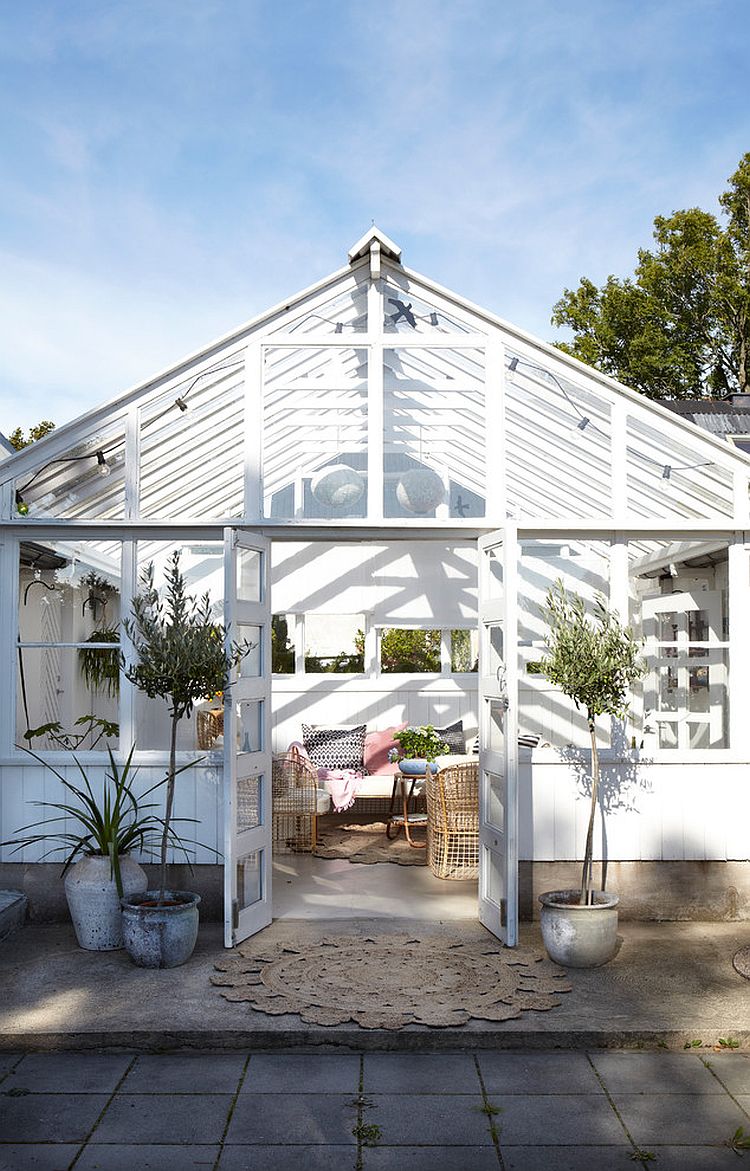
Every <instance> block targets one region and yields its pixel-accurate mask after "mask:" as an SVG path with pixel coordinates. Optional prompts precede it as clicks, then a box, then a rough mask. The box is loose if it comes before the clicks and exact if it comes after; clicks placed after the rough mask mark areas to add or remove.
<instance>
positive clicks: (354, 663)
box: [305, 614, 365, 675]
mask: <svg viewBox="0 0 750 1171" xmlns="http://www.w3.org/2000/svg"><path fill="white" fill-rule="evenodd" d="M364 628H365V619H364V615H362V614H306V615H305V671H306V673H308V674H318V673H321V672H325V673H330V674H335V675H351V674H356V673H358V672H361V671H364V669H365V635H364Z"/></svg>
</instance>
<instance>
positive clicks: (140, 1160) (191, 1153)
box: [55, 1143, 251, 1171]
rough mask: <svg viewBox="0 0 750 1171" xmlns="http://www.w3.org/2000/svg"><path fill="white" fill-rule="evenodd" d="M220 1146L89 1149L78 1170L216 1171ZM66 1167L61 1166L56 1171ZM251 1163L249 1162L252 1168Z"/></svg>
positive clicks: (82, 1157) (80, 1161) (104, 1146)
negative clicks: (214, 1169) (215, 1166)
mask: <svg viewBox="0 0 750 1171" xmlns="http://www.w3.org/2000/svg"><path fill="white" fill-rule="evenodd" d="M219 1149H220V1148H219V1147H218V1146H198V1147H196V1146H191V1147H186V1146H172V1145H169V1144H167V1143H160V1144H158V1145H155V1146H147V1145H145V1144H144V1143H128V1144H127V1145H125V1146H117V1145H116V1144H112V1145H103V1146H98V1147H92V1146H88V1147H86V1149H85V1151H84V1152H83V1154H82V1155H81V1157H80V1159H79V1160H78V1161H77V1163H76V1165H75V1171H213V1167H214V1164H215V1163H216V1160H217V1158H218V1155H219ZM63 1166H65V1164H62V1163H59V1164H57V1165H56V1167H55V1171H59V1168H61V1167H63ZM249 1166H251V1164H248V1163H245V1167H246V1168H248V1167H249Z"/></svg>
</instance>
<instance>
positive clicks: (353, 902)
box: [273, 854, 478, 922]
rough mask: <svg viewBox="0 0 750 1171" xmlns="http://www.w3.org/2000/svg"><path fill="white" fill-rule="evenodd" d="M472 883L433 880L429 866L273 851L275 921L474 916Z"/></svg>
mask: <svg viewBox="0 0 750 1171" xmlns="http://www.w3.org/2000/svg"><path fill="white" fill-rule="evenodd" d="M477 890H478V888H477V881H476V879H469V880H459V881H457V880H451V881H448V880H445V879H441V878H435V876H434V874H433V873H432V871H431V870H430V868H429V866H397V865H394V864H393V863H391V862H381V863H378V864H376V865H373V866H366V865H363V864H362V863H354V862H349V861H347V860H346V859H345V858H336V859H322V858H314V857H313V856H312V855H311V854H277V855H275V856H274V860H273V917H274V919H362V918H373V919H420V920H422V921H435V922H439V921H441V920H443V919H476V917H477V898H478V894H477Z"/></svg>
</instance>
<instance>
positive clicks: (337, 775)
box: [318, 768, 362, 813]
mask: <svg viewBox="0 0 750 1171" xmlns="http://www.w3.org/2000/svg"><path fill="white" fill-rule="evenodd" d="M318 780H319V782H320V783H321V785H323V787H324V788H325V789H327V790H328V792H329V793H330V794H331V800H332V801H333V807H334V809H335V810H336V812H337V813H343V812H344V810H345V809H351V807H352V805H353V804H354V798H355V797H356V796H357V791H358V789H359V787H360V785H361V784H362V773H359V772H356V771H355V769H353V768H338V769H330V768H319V769H318Z"/></svg>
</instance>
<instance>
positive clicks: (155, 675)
mask: <svg viewBox="0 0 750 1171" xmlns="http://www.w3.org/2000/svg"><path fill="white" fill-rule="evenodd" d="M165 582H166V589H165V592H164V597H163V598H162V597H160V595H159V592H158V590H157V589H156V588H155V586H154V566H153V564H149V565H148V566H147V567H146V569H145V570H144V573H143V577H142V589H141V592H140V593H139V594H138V595H137V596H136V597H135V598H133V603H132V610H133V616H132V618H126V619H125V621H124V623H123V626H124V628H125V632H126V634H127V636H128V638H129V640H130V643H131V645H132V648H133V652H134V656H135V659H134V661H133V662H130V663H128V662H125V665H124V669H125V674H126V676H127V678H128V679H129V680H130V681H131V682H132V683H134V684H135V685H136V687H138V688H139V689H140V690H141V691H143V692H144V693H145V694H146V695H147V696H148V697H149V698H150V699H162V700H164V701H165V702H166V703H167V706H168V710H169V716H170V742H169V764H168V767H167V773H166V777H165V778H164V779H165V782H166V795H165V813H164V818H163V820H162V826H163V829H162V836H161V848H160V869H159V887H158V890H149V891H145V892H144V893H143V894H139V895H133V896H131V897H130V898H125V899H123V902H122V906H123V934H124V939H125V947H126V949H127V951H128V954H129V955H130V957H131V959H132V960H133V961H134V962H135V963H136V964H138V965H139V966H140V967H144V968H173V967H177V966H178V965H179V964H184V963H185V961H186V960H188V959H189V958H190V956H191V955H192V953H193V948H194V947H195V943H196V939H197V937H198V904H199V903H200V895H197V894H194V893H193V892H191V891H179V890H170V889H168V887H167V858H168V852H169V846H170V842H171V837H170V832H171V823H172V818H173V811H174V796H175V779H176V777H177V776H178V775H179V773H180V772H183V771H184V770H185V769H187V768H190V767H191V765H193V764H195V763H197V762H196V761H191V762H190V764H186V765H182V766H181V767H180V768H178V767H177V729H178V727H179V724H180V721H181V720H182V719H186V718H189V717H190V715H191V714H192V712H193V708H194V707H195V705H196V704H198V703H200V702H201V701H202V700H204V699H205V697H206V696H207V695H217V694H218V693H221V694H224V693H225V692H226V691H227V689H228V687H229V676H230V672H231V671H232V668H233V667H234V666H235V665H236V664H237V663H238V662H239V661H240V659H241V658H242V657H243V656H244V655H245V654H247V653H248V651H249V650H251V649H252V648H251V645H250V644H249V643H247V642H245V643H242V644H241V645H240V644H237V643H233V644H232V647H231V653H230V654H227V651H226V647H225V630H224V627H223V626H220V625H218V624H217V623H216V622H214V620H213V618H212V616H211V602H210V598H209V596H208V594H204V595H203V597H202V598H200V599H197V598H194V597H192V596H191V595H190V594H189V593H188V591H187V584H186V582H185V578H184V576H183V574H182V572H181V570H180V554H179V551H178V552H175V553H174V554H173V555H172V557H171V559H170V561H169V563H168V565H167V568H166V570H165Z"/></svg>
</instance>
